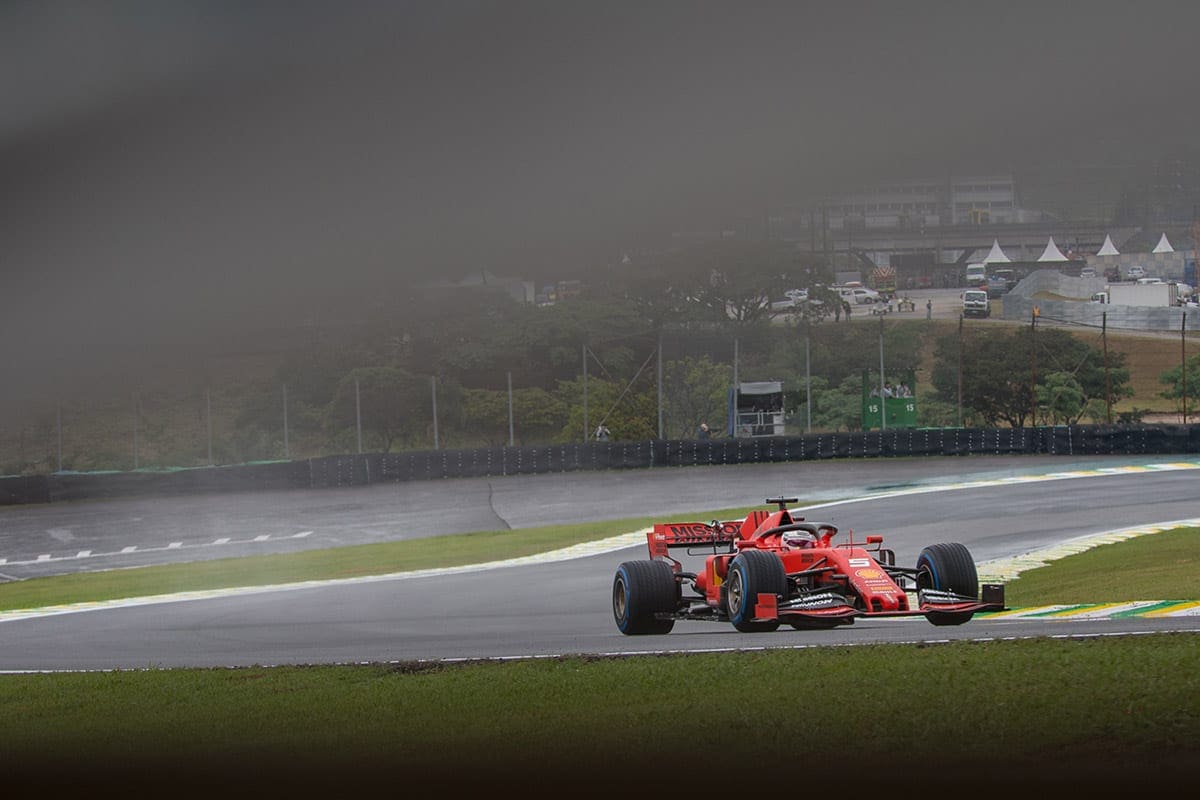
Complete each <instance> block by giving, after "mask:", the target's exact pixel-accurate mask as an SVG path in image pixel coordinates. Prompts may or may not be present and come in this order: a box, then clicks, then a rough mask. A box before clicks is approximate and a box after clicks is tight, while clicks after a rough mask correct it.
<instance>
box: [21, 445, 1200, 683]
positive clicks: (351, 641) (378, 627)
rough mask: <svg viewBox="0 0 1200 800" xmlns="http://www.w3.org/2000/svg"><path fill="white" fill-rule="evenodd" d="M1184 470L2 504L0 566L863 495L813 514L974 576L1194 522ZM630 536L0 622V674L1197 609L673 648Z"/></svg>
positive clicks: (609, 645)
mask: <svg viewBox="0 0 1200 800" xmlns="http://www.w3.org/2000/svg"><path fill="white" fill-rule="evenodd" d="M1198 467H1200V462H1197V461H1195V460H1191V461H1189V460H1186V459H1179V458H1167V457H1136V458H1115V457H1103V458H1085V459H1070V460H1067V459H1061V458H1055V457H1028V458H1027V457H1014V456H996V457H987V456H972V457H957V458H938V459H878V460H861V461H838V462H826V463H813V462H804V463H797V464H773V465H754V466H745V465H743V466H735V467H692V468H677V469H669V470H641V471H637V472H616V473H607V472H606V473H569V474H562V475H551V476H537V477H522V478H504V479H500V480H485V479H479V480H463V481H441V482H430V483H423V484H408V485H399V486H391V487H370V488H367V489H344V490H329V491H322V492H308V491H304V492H301V491H298V492H286V493H270V494H245V495H225V496H220V497H206V498H194V497H191V498H165V499H157V500H144V501H128V500H123V501H105V502H94V503H92V502H90V503H73V504H65V505H63V506H41V507H30V508H8V509H4V510H3V511H2V512H0V526H2V527H0V531H2V532H3V537H2V539H0V541H2V542H3V545H2V547H3V550H0V558H3V559H4V563H3V564H0V572H3V573H5V574H6V575H9V576H12V577H26V576H34V575H44V574H55V573H63V572H74V571H82V570H90V569H102V568H112V567H119V566H132V565H139V564H153V563H166V562H169V561H180V560H194V559H205V558H221V557H229V556H233V555H246V554H251V553H264V552H286V551H291V550H296V549H304V548H313V547H331V546H338V545H345V544H357V543H362V542H369V541H384V540H394V539H405V538H413V537H417V536H430V535H437V534H444V533H456V532H465V531H470V530H481V529H497V528H504V527H512V528H524V527H530V526H537V525H543V524H549V523H552V522H559V521H564V520H601V519H618V518H623V517H630V516H645V515H652V514H659V513H661V514H668V513H670V514H676V513H680V512H686V511H689V510H697V511H698V512H702V511H703V510H707V509H713V508H721V507H732V506H744V505H755V504H758V503H761V502H762V501H763V500H764V499H765V498H766V497H769V496H776V495H779V494H784V495H788V496H795V497H800V498H801V499H802V500H805V501H817V502H823V501H824V502H829V501H832V500H834V499H835V498H848V497H850V498H861V499H854V500H850V501H841V502H835V503H831V504H828V505H823V506H821V507H819V508H816V509H812V510H810V511H809V512H807V517H808V518H809V519H822V520H828V521H830V522H833V523H835V524H837V525H838V526H839V527H841V529H842V531H843V534H845V533H846V532H847V531H848V530H849V529H853V531H854V535H855V537H856V538H859V537H862V536H865V535H867V534H876V533H878V534H883V535H884V536H885V543H886V545H887V546H889V547H891V548H892V549H893V550H895V551H896V556H897V562H898V563H902V564H904V563H914V562H915V560H916V556H917V554H918V552H919V551H920V549H921V548H922V547H924V546H925V545H927V544H932V543H934V542H940V541H958V542H962V543H963V544H965V545H966V546H967V547H968V548H969V549H970V550H971V552H972V555H973V556H974V557H975V559H976V560H977V561H979V562H983V563H984V565H985V566H984V567H981V572H984V573H985V574H986V572H987V569H986V565H988V564H992V565H1006V564H1007V565H1011V564H1013V563H1016V562H1014V561H1012V559H1014V558H1015V557H1019V556H1021V555H1023V554H1027V553H1030V552H1035V551H1040V550H1042V549H1044V548H1047V547H1050V546H1053V545H1057V544H1060V543H1062V542H1070V541H1072V540H1081V539H1085V538H1086V537H1089V536H1093V535H1095V534H1098V533H1101V532H1104V531H1112V530H1117V529H1122V528H1129V527H1134V526H1143V525H1145V524H1147V523H1156V522H1170V521H1175V520H1183V519H1191V518H1193V517H1195V515H1196V506H1195V503H1194V501H1193V500H1191V499H1190V498H1191V495H1192V494H1193V492H1194V486H1195V484H1196V480H1197V477H1200V469H1197V468H1198ZM613 533H614V536H616V535H618V534H624V533H628V532H626V531H621V530H614V531H613ZM296 534H304V535H302V536H297V535H296ZM221 540H227V541H221ZM637 540H638V537H637V536H636V535H634V536H633V537H632V538H630V537H626V538H625V539H620V538H618V539H616V540H615V542H614V543H610V544H609V546H608V548H599V547H597V548H595V550H596V551H595V552H592V553H591V554H586V553H587V552H588V551H587V550H586V549H585V550H584V551H583V553H584V554H582V555H579V554H576V555H577V556H578V557H572V558H564V559H562V560H550V559H546V560H530V561H525V562H520V563H516V564H509V565H499V566H496V565H492V566H490V567H487V568H466V569H460V570H449V571H441V572H436V573H432V574H408V575H397V576H387V577H384V578H379V579H372V580H362V581H354V582H335V583H329V584H320V585H307V586H294V587H285V588H276V589H271V590H253V591H246V592H244V593H235V594H232V595H228V594H217V593H214V594H213V595H211V596H204V597H202V598H200V599H184V600H180V599H171V600H169V601H168V600H163V601H156V602H153V603H149V604H136V603H135V604H129V605H125V606H121V607H115V608H107V607H93V608H90V610H86V611H84V612H80V611H78V610H76V609H61V610H60V611H61V612H62V613H51V614H40V615H3V614H0V669H2V670H43V669H51V670H53V669H114V668H146V667H183V666H197V667H205V666H240V665H256V664H257V665H274V664H311V663H359V662H387V661H397V660H410V659H470V658H521V657H531V656H555V655H562V654H581V653H589V654H591V653H630V652H661V651H667V650H670V651H688V650H692V651H694V650H723V649H741V648H747V647H751V648H754V647H807V646H820V645H829V644H840V645H844V644H856V643H877V642H910V641H940V640H946V639H957V638H967V639H976V638H995V637H1022V636H1044V635H1101V634H1110V633H1114V634H1115V633H1130V632H1143V631H1145V632H1149V631H1157V630H1191V631H1200V616H1196V615H1193V614H1190V613H1184V614H1182V615H1179V616H1169V617H1163V616H1160V617H1153V616H1134V617H1121V616H1113V615H1097V618H1095V619H1091V618H1088V617H1087V616H1086V615H1085V616H1083V617H1079V616H1076V617H1070V616H1067V617H1062V616H1048V617H1039V618H1033V619H1030V618H1025V617H1022V616H1021V615H1015V616H1005V615H997V616H994V617H977V618H976V619H975V620H972V621H971V622H970V623H968V624H967V625H964V626H961V627H957V628H944V627H938V628H935V627H933V626H931V625H929V624H928V623H927V622H925V620H923V619H922V618H919V617H917V618H913V619H888V620H877V621H871V622H865V621H859V622H857V623H855V625H853V626H852V627H849V628H846V629H841V630H835V631H817V632H813V631H806V632H798V631H791V630H790V629H781V630H780V631H778V632H776V633H772V634H756V635H747V634H740V633H737V632H735V631H734V630H733V629H732V627H731V626H728V625H723V624H719V623H700V622H689V623H679V624H678V625H676V627H675V631H674V632H673V633H671V634H670V635H668V636H659V637H625V636H622V635H620V634H619V633H618V632H617V631H616V629H615V627H614V625H613V622H612V616H611V610H610V607H609V594H610V589H611V581H612V575H613V572H614V570H615V568H616V566H617V564H619V563H620V562H621V561H625V560H629V559H635V558H644V557H645V546H644V543H643V544H634V545H632V546H629V545H627V544H626V543H627V542H631V541H633V542H636V541H637ZM642 541H643V542H644V539H643V540H642ZM613 547H615V548H617V549H610V548H613ZM84 551H90V552H89V553H88V554H87V555H83V552H84ZM997 568H1001V567H1000V566H998V567H997ZM1148 599H1161V600H1172V599H1195V598H1148Z"/></svg>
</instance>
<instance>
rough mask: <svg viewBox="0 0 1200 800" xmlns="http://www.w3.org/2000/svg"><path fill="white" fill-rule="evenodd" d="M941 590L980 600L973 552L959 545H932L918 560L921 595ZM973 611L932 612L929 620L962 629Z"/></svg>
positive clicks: (946, 543)
mask: <svg viewBox="0 0 1200 800" xmlns="http://www.w3.org/2000/svg"><path fill="white" fill-rule="evenodd" d="M921 589H940V590H941V591H945V592H954V593H955V594H961V595H964V596H966V597H973V598H978V597H979V573H978V572H977V571H976V569H975V560H974V559H973V558H971V553H970V551H968V550H967V548H966V547H964V546H963V545H961V544H958V543H957V542H943V543H941V544H931V545H929V546H928V547H926V548H925V549H924V550H922V551H921V554H920V555H919V556H917V591H920V590H921ZM974 613H975V612H973V611H930V612H929V613H928V614H926V615H925V619H927V620H929V621H930V622H931V623H933V624H934V625H962V624H963V623H964V622H966V621H968V620H969V619H971V617H972V616H974Z"/></svg>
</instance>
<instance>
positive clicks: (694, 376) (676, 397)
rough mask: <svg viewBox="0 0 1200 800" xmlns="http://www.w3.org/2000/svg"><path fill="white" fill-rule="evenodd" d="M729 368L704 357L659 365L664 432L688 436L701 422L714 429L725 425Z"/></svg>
mask: <svg viewBox="0 0 1200 800" xmlns="http://www.w3.org/2000/svg"><path fill="white" fill-rule="evenodd" d="M732 384H733V370H732V369H731V368H730V367H729V366H728V365H727V364H714V363H713V362H712V361H711V360H709V359H708V357H707V356H706V357H703V358H698V359H695V358H690V357H689V358H685V359H684V360H683V361H671V362H669V363H667V364H666V365H665V366H664V368H663V394H664V406H665V408H664V412H663V413H664V417H665V419H664V421H663V425H664V427H665V429H666V430H665V431H664V435H665V437H666V438H668V439H692V438H695V436H696V429H697V428H698V427H699V425H700V423H701V422H707V423H708V427H709V428H710V429H711V430H712V431H713V432H714V435H715V434H716V432H718V431H720V430H722V429H723V428H724V427H725V417H726V413H727V408H728V403H729V388H730V386H731V385H732Z"/></svg>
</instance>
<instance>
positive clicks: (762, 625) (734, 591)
mask: <svg viewBox="0 0 1200 800" xmlns="http://www.w3.org/2000/svg"><path fill="white" fill-rule="evenodd" d="M724 588H725V589H726V594H725V603H726V607H727V608H728V611H729V621H730V622H732V623H733V627H735V628H737V629H738V630H739V631H741V632H742V633H767V632H770V631H773V630H776V629H777V628H778V627H779V620H777V619H774V620H770V621H768V622H755V621H754V607H755V606H756V605H757V603H758V596H759V595H760V594H763V593H766V594H773V595H776V596H777V597H778V598H779V599H780V600H783V599H785V598H786V597H787V573H786V572H784V570H783V562H782V561H780V560H779V556H777V555H775V554H774V553H768V552H766V551H765V550H746V551H744V552H742V553H740V554H738V556H737V557H736V558H734V559H733V562H732V563H731V564H730V565H729V580H727V581H726V583H725V587H724Z"/></svg>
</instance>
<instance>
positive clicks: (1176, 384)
mask: <svg viewBox="0 0 1200 800" xmlns="http://www.w3.org/2000/svg"><path fill="white" fill-rule="evenodd" d="M1186 363H1187V371H1186V372H1185V371H1184V370H1183V368H1182V367H1181V366H1175V367H1172V368H1171V369H1169V370H1167V371H1165V372H1163V373H1162V375H1160V376H1159V382H1160V383H1163V384H1165V385H1166V387H1167V388H1166V389H1164V390H1163V391H1162V392H1160V393H1159V394H1160V396H1162V397H1165V398H1166V399H1168V400H1173V401H1175V408H1177V409H1178V410H1179V412H1180V413H1181V414H1184V415H1187V416H1190V415H1192V414H1195V413H1196V410H1197V409H1200V401H1198V400H1197V395H1200V355H1194V356H1192V357H1191V358H1189V359H1188V360H1187V362H1186ZM1185 389H1186V394H1185Z"/></svg>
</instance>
